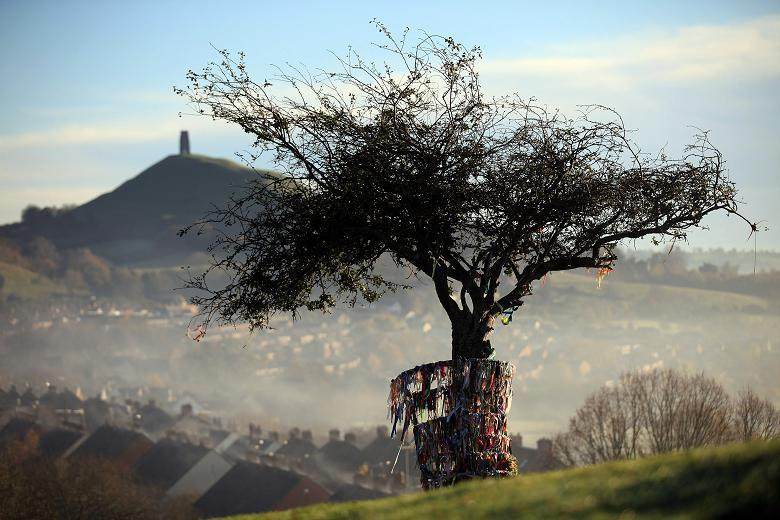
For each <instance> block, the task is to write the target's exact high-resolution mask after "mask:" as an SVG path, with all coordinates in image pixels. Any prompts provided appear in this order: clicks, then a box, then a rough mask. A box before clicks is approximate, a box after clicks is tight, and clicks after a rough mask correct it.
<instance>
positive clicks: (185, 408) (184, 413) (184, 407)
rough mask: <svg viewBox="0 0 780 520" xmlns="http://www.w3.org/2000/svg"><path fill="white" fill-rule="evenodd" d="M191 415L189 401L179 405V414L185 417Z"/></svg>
mask: <svg viewBox="0 0 780 520" xmlns="http://www.w3.org/2000/svg"><path fill="white" fill-rule="evenodd" d="M189 415H192V405H191V404H190V403H187V404H183V405H181V416H182V417H187V416H189Z"/></svg>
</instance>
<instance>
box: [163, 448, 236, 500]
mask: <svg viewBox="0 0 780 520" xmlns="http://www.w3.org/2000/svg"><path fill="white" fill-rule="evenodd" d="M234 464H235V462H234V461H233V460H231V459H230V458H228V457H227V456H225V455H222V454H221V453H217V452H216V451H214V450H210V451H209V452H207V453H206V455H204V456H203V458H201V459H200V460H199V461H198V462H197V463H195V464H194V465H193V466H192V467H191V468H190V469H189V470H188V471H187V472H186V473H184V475H182V476H181V478H180V479H179V480H177V481H176V482H175V483H174V484H173V485H172V486H171V487H170V488H169V489H168V491H166V493H165V494H166V495H168V496H171V497H173V496H180V495H192V496H198V497H199V496H201V495H202V494H203V493H205V492H206V491H208V489H209V488H211V487H212V486H213V485H214V484H215V483H216V482H217V481H219V479H221V478H222V477H223V476H224V475H225V473H227V472H228V471H230V469H231V468H232V467H233V465H234Z"/></svg>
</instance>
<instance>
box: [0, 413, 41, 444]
mask: <svg viewBox="0 0 780 520" xmlns="http://www.w3.org/2000/svg"><path fill="white" fill-rule="evenodd" d="M41 432H42V428H41V427H40V426H39V425H38V424H37V423H35V422H34V421H32V420H30V419H25V418H22V417H13V418H12V419H11V420H10V421H8V422H7V423H6V424H5V426H3V428H2V429H0V446H7V445H8V444H10V443H12V442H22V441H24V440H26V439H28V438H29V437H30V436H31V435H35V436H40V434H41Z"/></svg>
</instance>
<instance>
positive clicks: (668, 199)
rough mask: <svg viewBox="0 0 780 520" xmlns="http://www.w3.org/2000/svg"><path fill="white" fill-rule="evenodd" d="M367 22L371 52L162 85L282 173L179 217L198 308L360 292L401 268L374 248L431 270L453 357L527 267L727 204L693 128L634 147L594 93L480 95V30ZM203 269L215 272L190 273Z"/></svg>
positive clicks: (232, 68)
mask: <svg viewBox="0 0 780 520" xmlns="http://www.w3.org/2000/svg"><path fill="white" fill-rule="evenodd" d="M377 28H378V29H379V31H380V32H381V33H382V34H383V36H384V37H385V44H383V45H380V46H379V48H380V49H381V50H382V51H384V52H385V53H386V54H385V56H386V57H387V60H386V62H385V63H384V64H380V65H377V64H375V63H373V62H369V61H366V60H364V59H363V58H362V57H361V56H360V55H359V54H357V53H356V52H354V51H352V50H350V51H349V52H348V54H347V55H346V56H344V57H342V58H339V60H340V68H338V69H337V70H334V71H328V72H326V71H316V72H311V71H309V70H307V69H305V68H303V67H298V68H295V67H288V68H284V69H278V70H277V72H276V74H275V76H274V77H272V78H270V79H267V80H260V81H256V80H253V79H252V78H251V77H250V76H249V74H248V72H247V69H246V66H245V63H244V61H243V55H241V54H239V55H238V56H237V57H234V56H233V55H231V54H230V53H229V52H228V51H222V52H221V56H222V60H221V62H220V63H215V64H211V65H209V66H207V67H206V68H205V69H204V70H203V71H202V72H194V71H190V73H189V74H188V80H189V86H188V87H187V88H183V89H176V92H178V93H179V94H181V95H182V96H184V97H185V98H186V99H188V100H189V102H190V103H191V106H192V107H193V108H194V109H195V111H196V112H197V113H199V114H203V115H206V116H209V117H212V118H214V119H220V120H224V121H228V122H230V123H234V124H236V125H238V126H240V127H241V128H242V129H243V130H244V131H245V132H246V133H248V134H249V135H251V136H252V137H253V138H254V144H253V146H254V151H253V152H251V153H250V154H249V157H248V160H254V159H256V158H257V157H258V156H259V155H260V154H262V153H265V152H269V153H271V154H272V156H273V158H274V159H275V161H276V164H277V166H278V169H279V171H280V172H281V176H265V177H264V178H262V179H260V180H259V181H258V182H257V183H256V184H255V185H254V186H253V187H252V188H251V189H249V191H248V192H246V193H244V194H243V195H240V196H237V197H235V198H234V199H233V201H232V202H231V203H230V204H229V205H227V206H226V207H224V208H221V209H218V210H216V211H215V212H214V213H212V214H211V215H210V216H208V217H207V218H205V219H204V220H203V221H202V222H200V223H198V224H196V225H195V226H191V227H190V228H187V229H185V230H183V233H186V232H188V231H190V230H193V229H195V230H203V229H204V228H212V227H213V228H216V229H217V231H218V233H220V234H219V237H218V238H217V239H216V241H215V243H214V244H213V245H212V252H213V262H212V265H211V267H210V269H209V270H208V272H206V273H204V274H200V275H195V276H193V277H192V279H191V280H190V283H189V287H191V288H194V289H197V290H199V291H200V292H199V295H198V296H196V297H195V298H194V299H193V301H194V302H195V303H197V304H198V305H200V306H201V308H202V309H203V311H204V320H205V322H206V323H208V321H209V320H211V319H212V318H217V319H218V320H221V321H226V322H232V321H246V322H248V323H250V324H251V325H252V326H253V327H266V326H268V324H269V319H270V317H271V316H272V315H274V314H275V313H279V312H281V313H291V314H292V315H293V316H294V317H295V316H297V313H298V312H299V310H301V309H309V310H314V309H316V310H323V311H325V310H328V309H330V308H331V307H332V306H334V305H335V304H336V303H337V302H339V301H341V302H343V303H346V304H351V305H354V304H355V303H356V302H357V301H359V300H365V301H367V302H372V301H374V300H376V299H377V298H379V297H380V296H381V295H382V294H383V293H384V292H386V291H387V290H389V289H395V288H398V287H400V286H402V284H398V283H396V282H393V281H391V280H389V279H387V278H386V276H385V274H383V273H382V272H380V271H378V270H377V269H376V267H377V262H378V260H379V259H380V258H381V257H383V255H389V256H390V257H391V258H392V259H393V260H394V262H395V264H396V265H397V266H398V267H400V268H402V269H407V270H410V271H412V272H414V273H417V274H421V275H425V276H427V277H429V278H430V279H431V280H432V281H433V287H434V289H435V291H436V295H437V297H438V299H439V302H440V303H441V305H442V307H443V308H444V310H445V311H446V314H447V316H448V317H449V320H450V322H451V326H452V357H453V359H459V358H484V357H488V356H490V355H491V354H492V353H493V349H492V347H491V345H490V341H489V336H490V334H491V332H492V330H493V328H494V325H495V324H496V320H497V319H498V318H502V319H504V320H508V319H511V315H512V313H513V312H514V311H516V310H517V309H518V308H519V307H520V306H521V305H522V304H523V301H524V299H525V298H526V297H527V296H528V295H530V294H531V289H532V282H534V281H536V280H539V279H541V278H542V277H543V276H545V274H547V273H549V272H552V271H562V270H570V269H577V268H593V269H596V270H598V272H599V275H600V276H603V275H605V274H606V273H608V272H609V271H610V270H611V269H612V268H613V266H614V262H615V260H616V256H615V255H614V248H615V247H616V245H617V244H618V243H619V242H621V241H626V240H632V239H637V238H640V237H644V236H652V237H653V238H654V240H655V241H657V242H661V241H666V240H671V241H676V240H684V239H685V237H686V232H687V231H688V230H689V229H690V228H692V227H696V226H698V225H699V224H700V222H701V220H702V218H703V217H704V216H706V215H707V214H709V213H712V212H716V211H723V212H726V213H731V214H736V215H740V214H739V213H738V208H737V199H736V195H737V190H736V188H735V186H734V184H733V183H732V182H730V181H729V179H728V176H727V174H726V170H725V168H724V163H723V158H722V156H721V153H720V152H719V151H718V150H717V149H716V148H715V147H714V146H713V145H712V144H711V143H710V141H709V139H708V136H707V133H706V132H700V133H699V134H697V135H696V136H695V137H694V140H693V143H692V144H690V145H689V146H687V147H686V148H685V151H684V152H683V153H682V155H681V156H680V157H679V158H670V157H667V156H666V155H664V154H662V153H659V154H647V153H643V152H642V151H641V150H640V148H639V147H638V146H637V145H636V144H634V143H633V142H632V141H631V139H630V136H629V133H628V132H627V131H626V128H625V126H624V124H623V121H622V119H621V118H620V116H619V115H618V114H616V113H615V112H614V111H612V110H610V109H607V108H604V107H601V106H588V107H585V108H583V109H582V111H581V113H580V114H579V115H578V116H577V117H575V118H567V117H564V116H563V115H562V114H560V113H559V112H557V111H550V110H548V109H547V108H545V107H544V106H542V105H540V104H538V103H536V102H535V101H534V100H524V99H522V98H520V97H519V96H518V95H516V94H512V95H505V96H500V97H493V98H491V97H488V96H486V95H484V93H483V92H482V88H481V85H480V81H479V76H478V74H477V72H476V64H477V61H478V60H479V59H480V57H481V51H480V49H479V48H477V47H475V48H466V47H464V46H462V45H460V44H458V43H456V42H455V41H454V40H453V39H452V38H444V37H439V36H432V35H423V36H422V37H421V38H420V39H419V40H418V41H417V42H416V43H414V44H410V43H409V42H408V41H407V36H408V34H407V33H406V32H404V34H403V36H402V37H401V38H400V39H399V38H396V37H393V36H392V35H391V34H390V32H388V31H387V30H386V29H385V27H384V26H383V25H381V24H377ZM743 218H744V217H743ZM214 272H224V273H226V274H227V278H228V280H229V282H228V283H227V285H214V284H211V283H209V282H210V280H209V274H210V273H214ZM501 283H504V284H508V286H507V287H504V288H502V289H501V290H500V291H499V284H501ZM659 442H660V441H659Z"/></svg>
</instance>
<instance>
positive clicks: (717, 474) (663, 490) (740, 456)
mask: <svg viewBox="0 0 780 520" xmlns="http://www.w3.org/2000/svg"><path fill="white" fill-rule="evenodd" d="M779 514H780V439H777V440H775V441H773V442H771V443H763V442H756V443H751V444H742V445H732V446H726V447H721V448H715V449H702V450H696V451H692V452H688V453H680V454H671V455H663V456H658V457H652V458H647V459H643V460H639V461H627V462H617V463H612V464H604V465H600V466H594V467H589V468H581V469H574V470H565V471H558V472H554V473H546V474H539V475H528V476H520V477H516V478H513V479H507V480H501V481H499V480H487V481H480V482H468V483H464V484H462V485H459V486H455V487H454V488H449V489H445V490H442V491H436V492H431V493H419V494H415V495H407V496H403V497H399V498H388V499H383V500H376V501H369V502H352V503H347V504H333V505H322V506H314V507H310V508H305V509H295V510H290V511H283V512H279V513H271V514H266V515H243V516H235V517H231V518H232V520H250V519H251V520H261V519H262V520H282V519H296V518H300V519H303V518H307V519H325V518H333V519H336V518H350V519H358V518H371V519H375V518H393V519H410V520H411V519H414V520H419V519H421V518H472V519H476V518H618V517H620V518H714V517H719V518H720V517H729V518H778V516H777V515H779Z"/></svg>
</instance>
